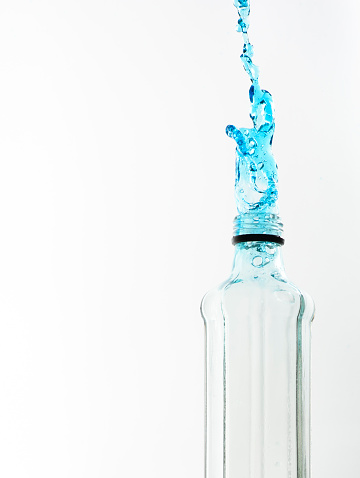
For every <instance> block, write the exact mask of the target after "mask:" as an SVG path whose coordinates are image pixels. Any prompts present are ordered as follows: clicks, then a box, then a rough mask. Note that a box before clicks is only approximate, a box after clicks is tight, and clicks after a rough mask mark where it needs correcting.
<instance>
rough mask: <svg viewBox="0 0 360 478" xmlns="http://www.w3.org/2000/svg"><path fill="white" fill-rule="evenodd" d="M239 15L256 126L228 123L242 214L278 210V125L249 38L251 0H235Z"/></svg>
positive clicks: (252, 112)
mask: <svg viewBox="0 0 360 478" xmlns="http://www.w3.org/2000/svg"><path fill="white" fill-rule="evenodd" d="M234 5H235V7H236V8H237V10H238V14H239V19H238V25H237V30H238V31H239V32H241V33H242V36H243V40H244V46H243V52H242V55H241V60H242V63H243V65H244V68H245V71H246V72H247V74H248V75H249V77H250V80H251V83H252V84H251V87H250V91H249V96H250V102H251V113H250V118H251V119H252V122H253V128H240V129H238V128H236V127H235V126H232V125H229V126H227V128H226V134H227V135H228V136H229V137H230V138H233V139H234V140H235V141H236V175H235V197H236V205H237V208H238V212H239V214H241V213H246V212H249V211H262V212H270V213H274V214H276V213H277V212H278V211H277V204H276V202H277V198H278V191H277V181H278V177H277V165H276V163H275V159H274V157H273V155H272V151H271V144H272V139H273V135H274V129H275V118H274V108H273V102H272V96H271V94H270V93H269V92H268V91H266V90H262V89H261V88H260V86H259V69H258V67H257V66H256V65H254V63H253V60H252V59H253V53H254V49H253V46H252V45H251V43H250V41H249V36H248V28H249V15H250V0H235V2H234Z"/></svg>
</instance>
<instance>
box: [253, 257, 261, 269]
mask: <svg viewBox="0 0 360 478" xmlns="http://www.w3.org/2000/svg"><path fill="white" fill-rule="evenodd" d="M252 265H253V266H254V267H262V265H263V259H262V257H261V256H255V257H254V258H253V260H252Z"/></svg>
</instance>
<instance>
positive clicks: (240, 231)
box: [232, 212, 285, 245]
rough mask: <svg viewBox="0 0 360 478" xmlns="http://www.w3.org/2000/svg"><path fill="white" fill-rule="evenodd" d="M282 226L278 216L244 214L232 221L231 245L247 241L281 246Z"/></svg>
mask: <svg viewBox="0 0 360 478" xmlns="http://www.w3.org/2000/svg"><path fill="white" fill-rule="evenodd" d="M282 234H283V224H282V222H281V219H280V216H278V215H277V214H270V213H256V212H246V213H243V214H239V215H238V216H236V217H235V219H234V237H233V240H232V242H233V244H239V243H241V242H248V241H260V242H275V243H276V244H280V245H283V244H284V242H285V241H284V239H283V238H282Z"/></svg>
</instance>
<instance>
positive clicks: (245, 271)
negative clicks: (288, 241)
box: [231, 241, 286, 280]
mask: <svg viewBox="0 0 360 478" xmlns="http://www.w3.org/2000/svg"><path fill="white" fill-rule="evenodd" d="M281 248H282V246H281V245H280V244H275V243H273V242H260V241H251V242H250V241H249V242H241V243H240V244H236V246H235V256H234V262H233V268H232V273H231V275H232V277H233V278H235V277H239V278H241V279H245V278H261V277H263V278H265V277H269V276H273V277H274V278H276V279H278V280H281V279H284V280H285V279H286V275H285V268H284V262H283V256H282V250H281Z"/></svg>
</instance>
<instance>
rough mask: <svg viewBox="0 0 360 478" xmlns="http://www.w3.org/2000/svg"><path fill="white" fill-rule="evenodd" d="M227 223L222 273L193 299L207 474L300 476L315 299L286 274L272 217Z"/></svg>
mask: <svg viewBox="0 0 360 478" xmlns="http://www.w3.org/2000/svg"><path fill="white" fill-rule="evenodd" d="M234 223H235V235H234V239H235V240H233V242H234V243H235V257H234V263H233V269H232V272H231V275H230V277H229V279H228V280H226V281H225V282H223V283H222V284H220V286H218V287H217V288H215V289H213V290H211V291H209V292H208V293H207V294H206V295H205V297H204V298H203V301H202V304H201V311H202V316H203V318H204V321H205V331H206V407H205V410H206V419H205V434H206V445H205V449H206V452H205V457H206V460H205V462H206V463H205V468H206V473H205V474H206V478H309V476H310V324H311V321H312V319H313V316H314V304H313V301H312V299H311V298H310V297H309V296H308V295H307V294H305V293H304V292H301V291H300V290H299V289H298V288H297V287H296V286H294V285H293V284H292V283H291V282H289V280H288V279H287V277H286V274H285V270H284V265H283V260H282V251H281V248H282V243H283V240H282V239H281V235H282V224H281V222H280V219H279V217H278V216H277V215H276V214H266V213H261V214H256V213H254V212H248V213H244V214H240V215H239V216H237V217H236V218H235V221H234Z"/></svg>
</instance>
